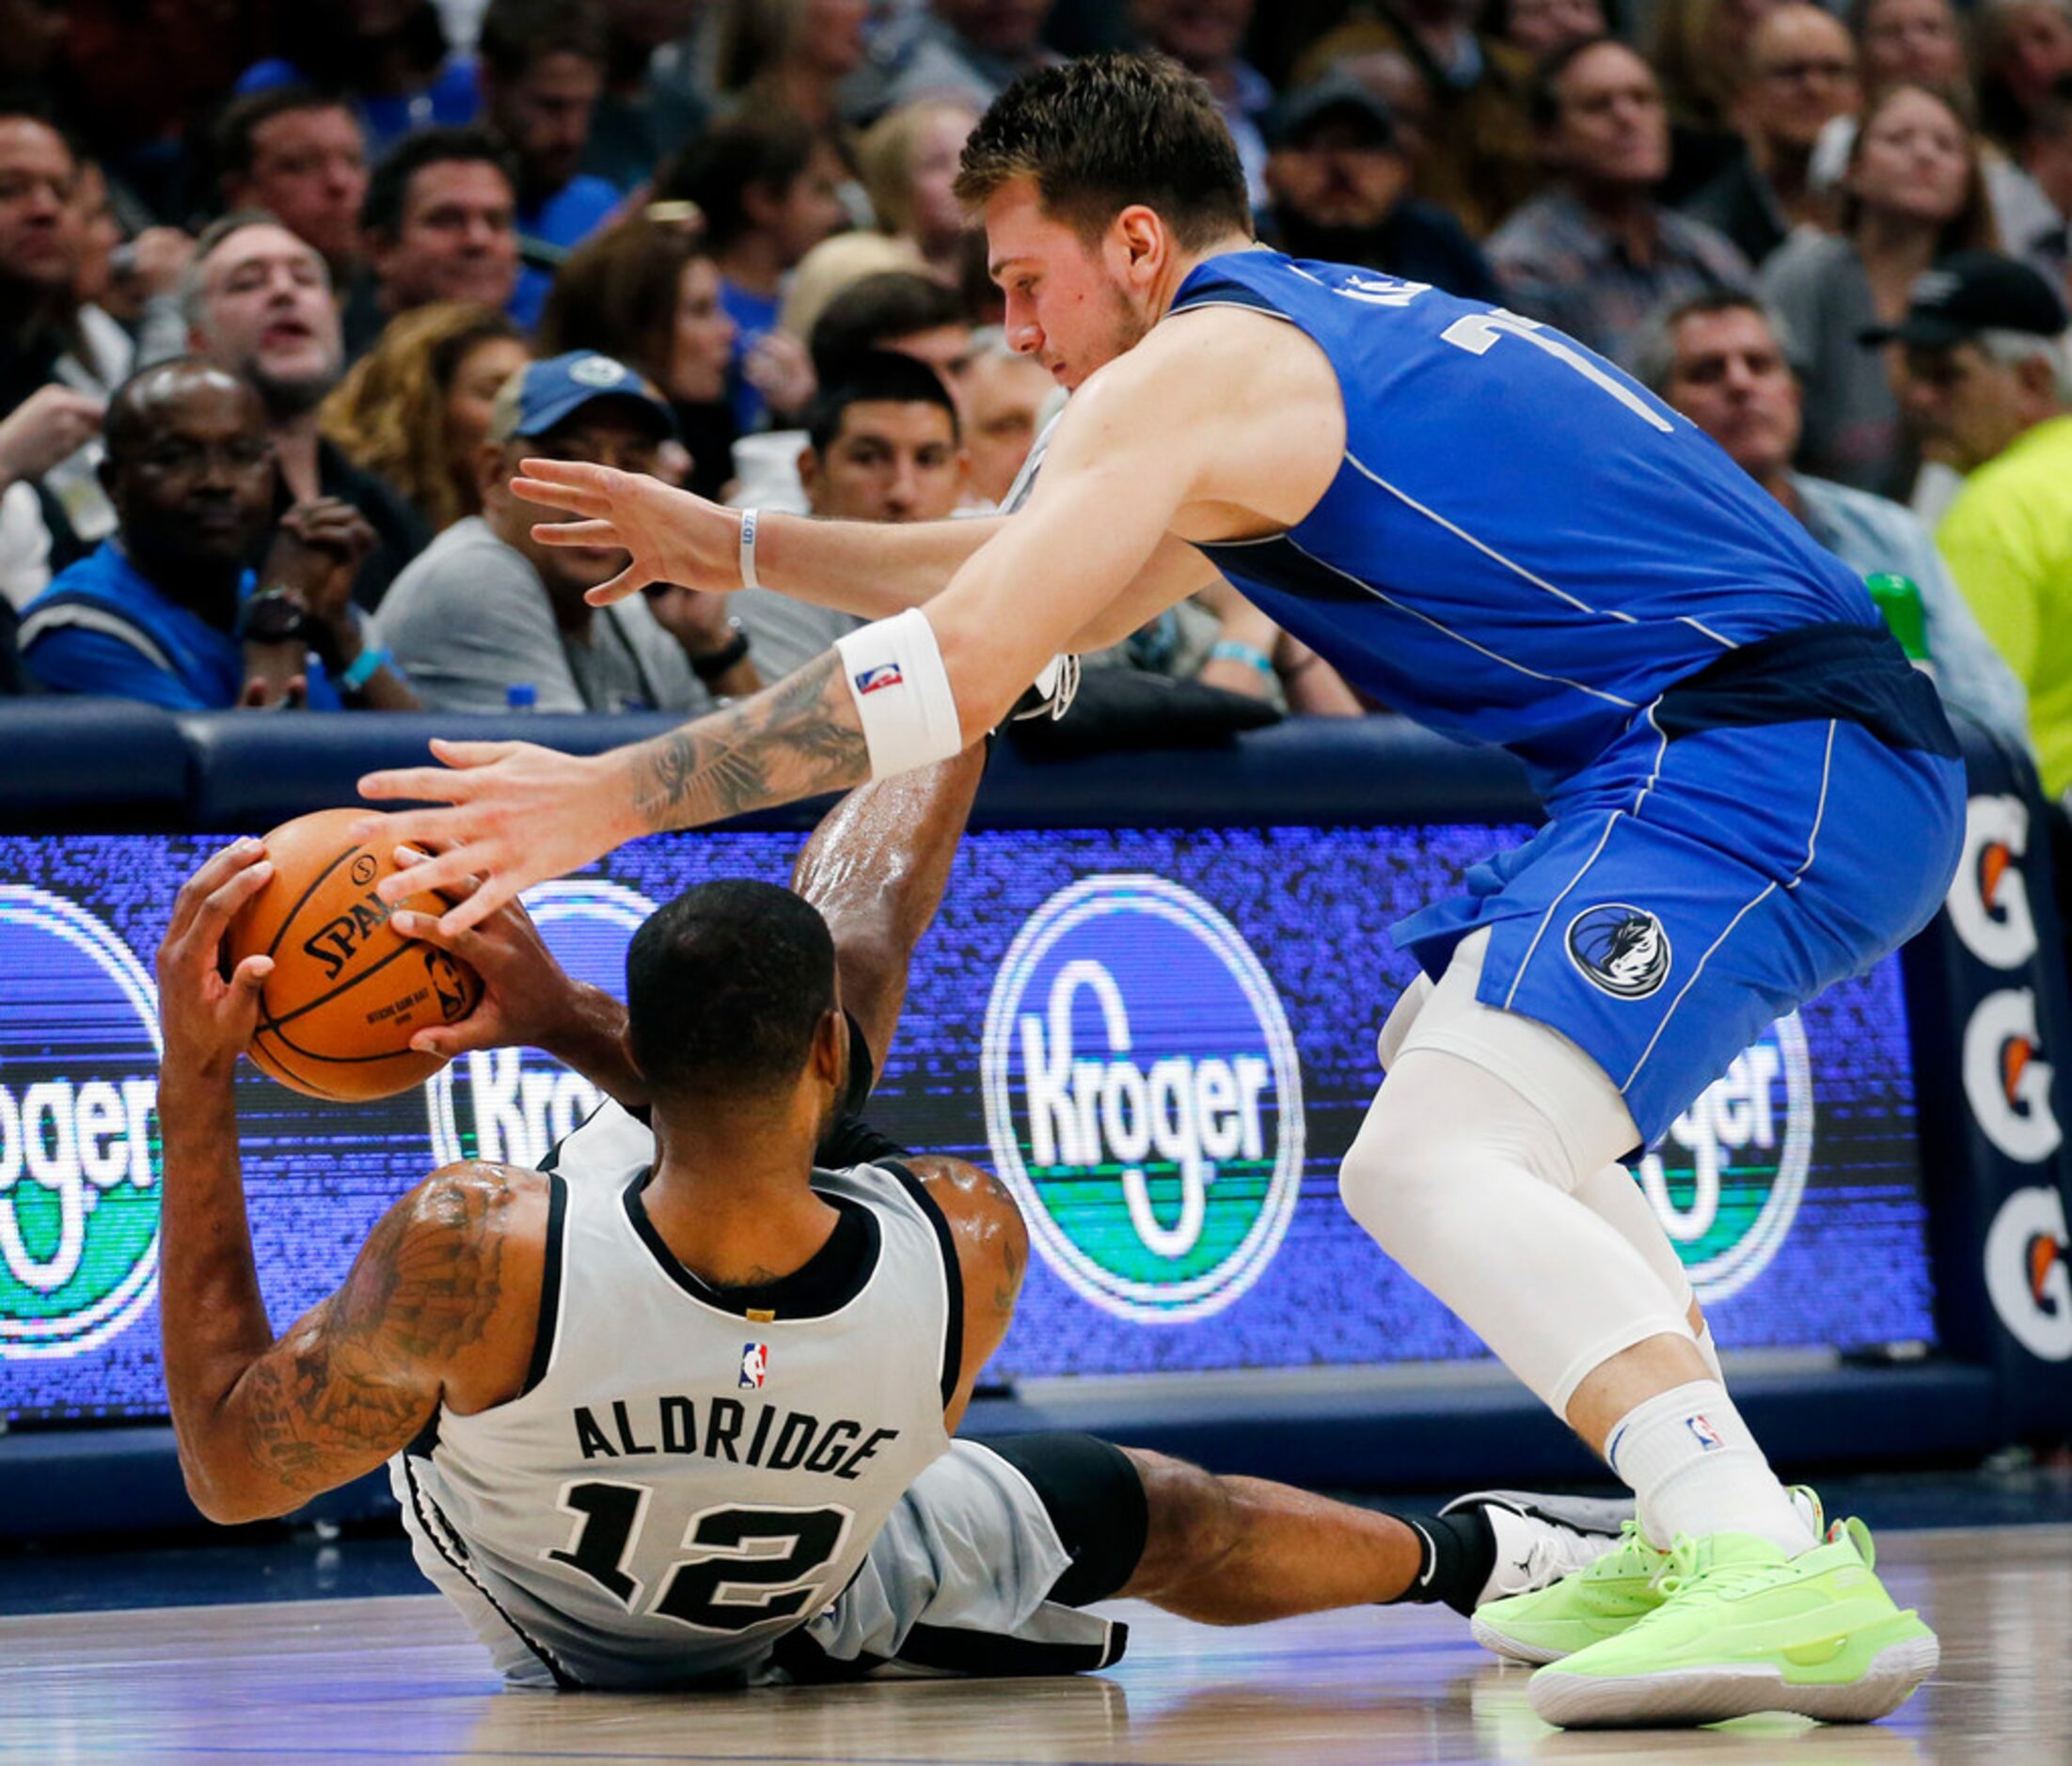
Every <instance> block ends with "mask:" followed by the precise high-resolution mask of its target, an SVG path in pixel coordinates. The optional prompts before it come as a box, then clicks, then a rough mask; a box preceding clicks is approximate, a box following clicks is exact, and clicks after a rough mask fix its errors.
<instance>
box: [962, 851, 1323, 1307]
mask: <svg viewBox="0 0 2072 1766" xmlns="http://www.w3.org/2000/svg"><path fill="white" fill-rule="evenodd" d="M981 1069H982V1075H983V1080H984V1085H985V1092H986V1127H987V1133H988V1135H989V1138H990V1140H991V1143H992V1150H993V1159H994V1161H995V1163H996V1164H997V1166H998V1168H999V1170H1000V1172H1001V1174H1002V1175H1003V1176H1004V1177H1005V1179H1006V1180H1007V1182H1008V1184H1009V1186H1010V1187H1011V1188H1012V1189H1013V1190H1014V1191H1015V1195H1016V1197H1017V1199H1018V1200H1019V1201H1020V1204H1021V1209H1022V1212H1023V1214H1024V1215H1025V1216H1026V1217H1027V1219H1028V1222H1029V1226H1030V1230H1031V1234H1032V1236H1033V1237H1034V1238H1035V1240H1036V1245H1037V1247H1038V1249H1040V1250H1041V1251H1042V1253H1043V1254H1044V1257H1045V1259H1046V1261H1048V1262H1049V1264H1050V1265H1051V1267H1052V1269H1055V1270H1056V1271H1057V1272H1058V1274H1059V1275H1060V1276H1062V1277H1063V1278H1064V1280H1065V1281H1066V1282H1067V1283H1068V1285H1070V1286H1071V1287H1072V1288H1073V1289H1074V1290H1075V1291H1076V1292H1077V1293H1079V1294H1080V1295H1081V1296H1083V1298H1084V1299H1086V1300H1088V1301H1092V1302H1093V1304H1095V1305H1096V1306H1099V1307H1100V1308H1101V1309H1102V1310H1103V1311H1106V1312H1110V1313H1114V1314H1115V1315H1116V1316H1118V1317H1125V1318H1133V1319H1142V1320H1150V1321H1155V1322H1163V1323H1171V1322H1178V1321H1181V1320H1185V1319H1191V1318H1202V1317H1208V1316H1209V1315H1210V1313H1214V1312H1219V1311H1221V1310H1222V1309H1223V1308H1224V1307H1226V1306H1227V1305H1229V1304H1230V1303H1231V1301H1234V1300H1236V1299H1237V1298H1238V1297H1239V1296H1240V1295H1241V1294H1242V1293H1243V1292H1244V1291H1245V1290H1246V1289H1247V1288H1249V1287H1250V1286H1251V1285H1252V1284H1253V1283H1254V1282H1256V1281H1257V1280H1258V1278H1259V1275H1260V1274H1261V1272H1262V1271H1263V1270H1264V1269H1266V1266H1267V1265H1268V1264H1269V1263H1270V1262H1271V1261H1272V1260H1273V1253H1274V1251H1275V1250H1276V1249H1277V1248H1278V1247H1279V1245H1280V1242H1281V1237H1282V1235H1283V1234H1284V1233H1286V1232H1287V1230H1288V1222H1289V1217H1290V1216H1291V1215H1292V1214H1293V1213H1294V1208H1295V1198H1296V1194H1297V1191H1298V1190H1299V1187H1300V1183H1301V1178H1302V1166H1303V1102H1302V1070H1301V1066H1300V1064H1299V1063H1298V1061H1297V1059H1296V1054H1295V1039H1294V1037H1293V1036H1292V1035H1291V1034H1290V1033H1289V1028H1288V1018H1287V1016H1286V1014H1285V1013H1283V1012H1282V1010H1281V1002H1280V999H1279V997H1278V996H1277V995H1276V994H1275V993H1274V991H1273V983H1272V982H1271V981H1270V980H1269V979H1268V978H1267V974H1266V970H1264V969H1263V968H1262V967H1261V966H1260V963H1259V960H1258V958H1257V956H1255V955H1254V954H1252V952H1251V950H1250V948H1249V947H1248V946H1247V945H1246V944H1245V942H1244V940H1243V939H1242V938H1240V937H1239V936H1238V932H1237V929H1236V928H1235V927H1233V926H1232V925H1231V924H1230V922H1228V921H1226V919H1224V918H1223V916H1222V915H1221V914H1219V913H1217V912H1216V910H1215V909H1214V908H1213V907H1210V906H1209V905H1208V903H1206V902H1204V901H1203V900H1201V899H1200V897H1198V896H1196V895H1194V894H1191V893H1190V892H1189V891H1186V890H1184V889H1181V888H1179V887H1178V885H1177V884H1173V883H1168V882H1166V881H1165V880H1164V879H1163V878H1162V877H1155V876H1099V877H1087V878H1084V879H1083V880H1082V881H1080V882H1077V883H1074V884H1072V885H1070V886H1069V887H1068V888H1066V889H1063V890H1060V891H1058V892H1057V893H1056V894H1055V895H1053V896H1052V897H1051V899H1050V900H1049V901H1047V902H1045V903H1044V904H1043V906H1042V907H1039V908H1038V909H1037V910H1036V913H1035V914H1034V915H1032V916H1031V918H1030V919H1029V921H1028V922H1027V923H1026V924H1025V925H1024V926H1023V927H1022V928H1021V930H1020V933H1019V934H1018V935H1017V936H1016V938H1015V941H1014V943H1013V945H1012V946H1011V947H1010V949H1009V950H1008V952H1007V954H1006V957H1005V959H1004V961H1003V962H1002V964H1001V967H1000V973H999V976H998V978H997V979H996V980H995V981H994V983H993V992H992V999H991V1001H989V1004H988V1006H987V1010H986V1033H985V1046H984V1049H983V1050H982V1052H981Z"/></svg>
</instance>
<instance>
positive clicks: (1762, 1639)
mask: <svg viewBox="0 0 2072 1766" xmlns="http://www.w3.org/2000/svg"><path fill="white" fill-rule="evenodd" d="M1874 1562H1875V1554H1874V1551H1873V1548H1872V1545H1871V1534H1870V1529H1869V1528H1867V1527H1866V1526H1865V1525H1864V1524H1863V1523H1862V1522H1860V1521H1844V1522H1836V1524H1835V1525H1834V1527H1833V1528H1832V1529H1831V1530H1830V1531H1829V1533H1828V1535H1827V1543H1826V1544H1824V1545H1816V1546H1815V1547H1814V1548H1813V1549H1812V1550H1811V1551H1810V1552H1801V1553H1799V1554H1798V1555H1797V1556H1796V1557H1789V1558H1788V1557H1786V1556H1785V1555H1784V1553H1782V1552H1781V1551H1780V1550H1779V1548H1778V1547H1777V1546H1775V1545H1773V1544H1771V1543H1770V1542H1769V1541H1768V1540H1767V1539H1761V1538H1757V1537H1754V1536H1753V1535H1751V1534H1746V1533H1716V1534H1713V1535H1711V1536H1710V1537H1706V1538H1702V1539H1691V1538H1680V1539H1678V1540H1677V1542H1676V1544H1675V1545H1674V1546H1673V1547H1672V1548H1671V1549H1670V1552H1669V1569H1668V1570H1667V1572H1666V1573H1665V1574H1664V1575H1663V1576H1662V1577H1661V1579H1660V1586H1661V1588H1662V1591H1663V1593H1664V1594H1665V1595H1666V1596H1667V1597H1668V1598H1667V1599H1666V1600H1664V1601H1663V1602H1662V1604H1661V1605H1660V1606H1658V1607H1657V1608H1656V1609H1655V1610H1654V1611H1653V1613H1651V1614H1649V1615H1648V1616H1646V1617H1645V1618H1642V1619H1640V1620H1638V1621H1637V1622H1635V1623H1634V1624H1632V1625H1630V1626H1628V1627H1627V1629H1626V1630H1625V1631H1624V1632H1622V1633H1621V1634H1620V1635H1619V1636H1616V1637H1607V1638H1606V1639H1605V1641H1604V1642H1602V1643H1596V1644H1592V1645H1590V1648H1587V1649H1580V1650H1578V1651H1576V1653H1575V1654H1574V1655H1573V1656H1569V1657H1567V1658H1565V1659H1564V1660H1563V1661H1561V1662H1558V1663H1556V1664H1552V1665H1551V1666H1548V1667H1543V1668H1542V1669H1541V1670H1540V1671H1539V1672H1538V1673H1537V1674H1535V1675H1534V1676H1533V1677H1532V1679H1531V1681H1530V1682H1529V1683H1528V1685H1527V1687H1526V1696H1527V1697H1528V1698H1529V1699H1530V1700H1531V1703H1532V1709H1533V1711H1534V1713H1535V1714H1536V1715H1538V1716H1540V1717H1541V1718H1542V1719H1543V1720H1544V1721H1546V1722H1548V1723H1553V1724H1559V1725H1561V1726H1562V1727H1567V1728H1588V1727H1602V1726H1612V1725H1624V1726H1635V1725H1648V1726H1658V1725H1666V1724H1698V1723H1719V1722H1723V1721H1724V1720H1726V1719H1727V1718H1729V1717H1746V1716H1748V1715H1749V1714H1750V1713H1751V1712H1754V1711H1793V1712H1795V1713H1796V1714H1797V1715H1799V1716H1802V1717H1812V1718H1815V1719H1817V1720H1818V1721H1820V1722H1823V1723H1869V1722H1871V1721H1873V1720H1874V1719H1875V1718H1878V1717H1883V1716H1887V1715H1889V1714H1890V1713H1891V1712H1892V1711H1896V1710H1898V1709H1899V1707H1900V1706H1901V1705H1902V1704H1904V1703H1905V1702H1906V1699H1907V1698H1908V1697H1910V1696H1911V1695H1912V1694H1913V1692H1914V1689H1915V1688H1916V1687H1918V1686H1919V1685H1920V1684H1921V1683H1922V1681H1923V1680H1925V1679H1927V1678H1928V1677H1929V1676H1930V1675H1931V1674H1933V1673H1934V1672H1935V1671H1936V1664H1937V1662H1938V1660H1939V1658H1940V1655H1941V1650H1940V1647H1939V1646H1938V1644H1937V1642H1936V1634H1935V1632H1932V1631H1930V1630H1929V1629H1928V1627H1927V1626H1926V1625H1924V1624H1922V1620H1921V1616H1920V1615H1919V1614H1918V1613H1915V1612H1914V1611H1912V1610H1911V1609H1907V1610H1906V1611H1902V1610H1901V1609H1900V1608H1899V1607H1898V1606H1896V1605H1894V1604H1893V1601H1892V1597H1891V1596H1890V1595H1889V1594H1887V1593H1886V1592H1885V1585H1884V1584H1882V1583H1881V1582H1879V1581H1878V1579H1877V1576H1876V1575H1875V1573H1874V1569H1873V1566H1874Z"/></svg>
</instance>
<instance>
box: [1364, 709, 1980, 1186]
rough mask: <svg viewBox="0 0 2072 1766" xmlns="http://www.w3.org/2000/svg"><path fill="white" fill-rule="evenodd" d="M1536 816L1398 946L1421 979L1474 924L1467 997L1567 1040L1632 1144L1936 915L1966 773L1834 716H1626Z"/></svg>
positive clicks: (1399, 937) (1953, 856) (1955, 848)
mask: <svg viewBox="0 0 2072 1766" xmlns="http://www.w3.org/2000/svg"><path fill="white" fill-rule="evenodd" d="M1548 808H1549V810H1550V812H1552V817H1553V819H1552V820H1551V821H1549V823H1548V824H1547V826H1546V827H1544V828H1542V829H1541V830H1540V831H1539V833H1537V834H1536V835H1534V836H1533V838H1532V839H1531V840H1529V841H1527V842H1526V844H1524V845H1522V846H1519V847H1516V848H1514V849H1513V850H1511V851H1509V852H1504V853H1499V854H1497V855H1496V856H1495V857H1494V858H1492V859H1487V860H1485V861H1483V862H1482V863H1480V864H1478V865H1476V866H1474V867H1473V868H1472V869H1471V870H1470V871H1469V873H1468V875H1467V878H1466V883H1467V893H1466V894H1464V895H1462V896H1457V897H1454V898H1452V899H1450V900H1447V901H1444V902H1440V903H1436V904H1434V905H1433V906H1431V907H1427V908H1425V909H1423V910H1422V911H1420V912H1418V913H1416V914H1413V915H1412V916H1411V917H1410V918H1409V919H1407V920H1405V921H1403V922H1400V924H1399V925H1397V927H1396V928H1395V937H1396V941H1397V943H1398V944H1399V945H1400V946H1402V947H1403V948H1404V949H1406V950H1408V951H1409V952H1411V953H1412V954H1414V955H1415V956H1416V958H1417V960H1418V962H1419V964H1420V965H1421V966H1422V967H1423V968H1424V970H1426V972H1427V973H1429V974H1431V976H1432V977H1433V978H1434V979H1436V978H1437V977H1438V976H1439V975H1440V974H1441V973H1443V972H1444V970H1445V969H1446V966H1447V962H1448V961H1450V960H1451V957H1452V954H1453V951H1454V948H1455V947H1456V946H1457V945H1458V944H1459V943H1460V942H1461V940H1462V939H1463V938H1465V937H1466V936H1467V935H1468V934H1469V933H1471V932H1473V931H1475V930H1477V929H1478V928H1479V927H1482V926H1487V927H1488V928H1489V929H1490V941H1489V947H1488V951H1487V954H1485V956H1484V958H1483V962H1482V971H1481V980H1480V984H1479V987H1478V990H1477V998H1478V999H1479V1000H1480V1001H1482V1003H1484V1004H1485V1005H1493V1006H1498V1007H1501V1008H1503V1009H1505V1010H1507V1011H1511V1012H1517V1013H1520V1014H1522V1015H1523V1016H1524V1017H1529V1018H1533V1019H1535V1020H1537V1021H1538V1022H1540V1023H1542V1024H1546V1025H1549V1026H1551V1027H1552V1028H1554V1029H1555V1030H1558V1031H1559V1032H1560V1033H1562V1034H1563V1035H1564V1036H1566V1037H1568V1038H1569V1040H1570V1041H1572V1042H1574V1043H1575V1044H1576V1045H1577V1046H1579V1047H1580V1048H1581V1049H1583V1050H1584V1052H1585V1053H1587V1054H1589V1055H1590V1058H1591V1059H1592V1060H1594V1061H1595V1062H1596V1063H1597V1064H1599V1065H1600V1066H1601V1067H1603V1068H1604V1070H1605V1073H1606V1074H1607V1075H1608V1076H1609V1077H1610V1079H1611V1080H1612V1082H1613V1083H1614V1084H1615V1085H1617V1086H1618V1088H1619V1090H1620V1092H1621V1095H1622V1096H1624V1098H1625V1100H1626V1107H1627V1109H1628V1111H1629V1112H1631V1114H1632V1116H1633V1119H1634V1123H1635V1126H1636V1127H1637V1128H1638V1129H1639V1131H1640V1136H1641V1145H1642V1146H1643V1147H1645V1146H1652V1145H1653V1143H1654V1142H1655V1141H1657V1140H1658V1139H1659V1138H1660V1137H1661V1136H1662V1134H1663V1133H1664V1132H1665V1131H1666V1130H1667V1129H1668V1127H1669V1124H1670V1123H1671V1122H1673V1121H1674V1120H1675V1119H1676V1117H1677V1116H1678V1115H1679V1114H1680V1113H1681V1112H1683V1111H1684V1110H1685V1109H1687V1108H1688V1107H1689V1105H1690V1104H1691V1103H1692V1101H1693V1100H1694V1099H1695V1098H1696V1097H1697V1096H1698V1095H1699V1094H1700V1092H1702V1091H1703V1090H1704V1089H1705V1087H1706V1086H1707V1085H1709V1084H1711V1083H1712V1081H1713V1080H1716V1079H1717V1078H1718V1077H1719V1076H1720V1075H1721V1074H1722V1073H1724V1072H1725V1071H1726V1069H1727V1066H1728V1064H1729V1063H1730V1062H1732V1060H1733V1058H1734V1057H1735V1056H1736V1055H1738V1054H1739V1053H1740V1052H1741V1051H1742V1050H1743V1049H1746V1048H1748V1045H1749V1044H1751V1043H1752V1042H1754V1041H1755V1040H1756V1038H1757V1037H1758V1036H1759V1035H1761V1034H1762V1033H1763V1031H1764V1028H1765V1027H1766V1026H1767V1025H1768V1024H1769V1023H1770V1022H1771V1021H1772V1020H1774V1019H1776V1018H1779V1017H1783V1016H1784V1015H1785V1014H1787V1013H1789V1012H1791V1011H1793V1010H1795V1008H1796V1007H1798V1006H1800V1005H1802V1004H1804V1003H1805V1002H1806V1001H1808V1000H1811V998H1812V997H1813V996H1814V995H1815V994H1817V993H1819V992H1820V991H1821V990H1822V989H1823V988H1825V987H1827V986H1828V985H1831V984H1833V983H1835V982H1837V981H1841V980H1843V979H1845V978H1846V977H1848V976H1851V975H1857V974H1861V973H1862V972H1863V971H1865V970H1868V969H1870V968H1871V967H1872V966H1873V965H1874V964H1875V963H1876V962H1877V961H1878V960H1879V959H1880V958H1881V957H1883V956H1885V955H1886V954H1888V953H1890V951H1892V950H1894V949H1896V948H1897V947H1898V946H1899V945H1901V944H1902V943H1904V942H1905V941H1906V939H1907V938H1911V937H1912V936H1913V935H1914V934H1915V933H1916V932H1918V931H1919V930H1920V929H1921V928H1922V926H1924V925H1926V924H1927V923H1928V922H1929V920H1930V919H1931V918H1933V917H1934V915H1935V912H1936V909H1937V908H1938V907H1939V906H1940V905H1941V902H1942V898H1943V895H1944V893H1945V891H1947V890H1948V889H1949V886H1950V880H1951V878H1952V877H1953V875H1955V872H1956V865H1957V858H1958V853H1959V850H1960V848H1961V846H1962V843H1963V837H1964V816H1965V778H1964V766H1963V763H1962V762H1961V761H1957V760H1953V759H1946V758H1944V757H1941V756H1939V755H1935V754H1929V753H1925V752H1922V751H1921V750H1918V749H1898V748H1891V747H1888V746H1887V745H1886V744H1885V743H1883V742H1882V741H1880V740H1879V739H1878V738H1877V737H1876V736H1874V735H1873V734H1871V733H1870V732H1868V731H1867V730H1865V729H1863V728H1862V727H1861V726H1860V725H1858V724H1854V723H1849V722H1846V721H1841V720H1827V719H1823V720H1821V721H1818V722H1801V723H1782V724H1766V725H1756V726H1744V727H1727V728H1715V729H1709V730H1704V731H1700V732H1698V733H1692V734H1687V735H1684V736H1680V737H1679V738H1678V739H1677V740H1675V741H1673V742H1671V741H1668V740H1666V739H1665V738H1663V737H1662V735H1661V734H1660V733H1659V732H1658V731H1657V730H1655V729H1654V728H1653V726H1652V725H1651V724H1649V723H1647V722H1645V721H1643V722H1640V723H1638V724H1637V725H1636V726H1635V728H1634V729H1633V730H1632V731H1629V732H1628V733H1627V734H1626V735H1625V736H1624V737H1622V738H1621V740H1620V741H1619V742H1618V743H1616V744H1614V745H1613V747H1612V748H1611V749H1609V750H1608V751H1607V752H1606V753H1605V755H1604V756H1602V757H1601V758H1600V759H1599V760H1598V761H1597V762H1595V763H1593V764H1592V765H1591V766H1590V767H1589V768H1588V769H1587V770H1586V771H1585V772H1583V773H1581V774H1579V775H1577V776H1576V777H1575V778H1574V779H1572V780H1570V781H1567V782H1566V783H1565V784H1564V785H1563V787H1562V788H1561V790H1560V791H1559V793H1558V795H1557V796H1556V797H1555V798H1554V799H1552V800H1550V802H1549V805H1548Z"/></svg>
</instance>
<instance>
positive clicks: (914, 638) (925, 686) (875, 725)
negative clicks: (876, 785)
mask: <svg viewBox="0 0 2072 1766" xmlns="http://www.w3.org/2000/svg"><path fill="white" fill-rule="evenodd" d="M834 650H835V654H836V655H837V656H839V657H840V658H841V663H842V678H843V679H844V680H845V681H846V682H847V683H848V687H849V696H850V697H851V698H852V699H853V700H854V701H855V702H856V715H857V717H859V718H860V719H861V720H862V725H863V742H864V745H865V746H866V747H867V748H868V749H869V750H870V757H871V777H872V778H873V779H890V778H892V777H893V775H894V774H895V773H909V772H912V771H913V770H914V769H915V768H916V767H918V766H932V765H935V763H936V762H937V761H946V760H948V759H949V758H950V757H951V756H952V755H954V754H960V753H962V752H963V749H964V732H963V728H962V726H961V725H960V724H959V722H958V720H957V697H956V695H955V694H954V693H952V692H951V690H950V672H949V670H948V669H946V668H945V667H944V666H943V663H942V652H941V649H940V648H939V647H938V646H937V644H936V641H935V628H934V627H933V626H932V625H930V624H929V623H928V620H927V615H926V614H925V613H923V612H922V610H921V609H920V608H919V607H909V608H908V609H907V610H906V612H904V613H896V614H894V616H893V617H892V618H891V619H889V620H878V621H876V622H874V623H872V624H869V625H865V626H863V627H862V628H861V629H859V630H857V631H853V632H851V633H849V634H848V636H847V637H846V638H840V639H836V640H835V645H834Z"/></svg>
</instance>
